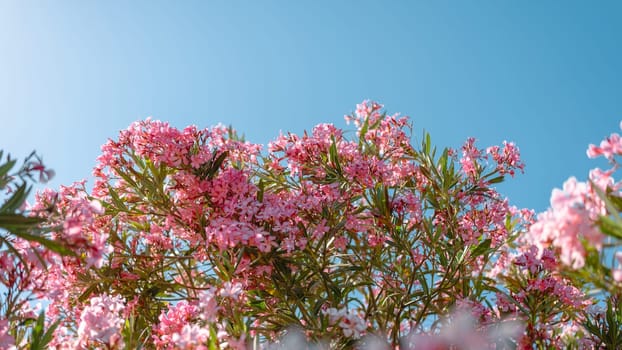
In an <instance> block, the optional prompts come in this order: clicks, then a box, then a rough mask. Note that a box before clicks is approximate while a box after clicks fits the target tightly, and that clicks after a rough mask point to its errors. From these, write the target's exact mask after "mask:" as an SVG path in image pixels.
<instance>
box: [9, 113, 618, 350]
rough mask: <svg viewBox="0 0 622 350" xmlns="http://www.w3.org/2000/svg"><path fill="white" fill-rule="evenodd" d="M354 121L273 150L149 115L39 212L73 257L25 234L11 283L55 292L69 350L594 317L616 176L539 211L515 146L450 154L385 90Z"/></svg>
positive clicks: (433, 336) (436, 332) (451, 331)
mask: <svg viewBox="0 0 622 350" xmlns="http://www.w3.org/2000/svg"><path fill="white" fill-rule="evenodd" d="M345 119H346V121H348V122H353V123H354V125H355V126H356V135H357V136H358V137H357V138H356V139H354V140H349V139H347V138H346V136H347V135H348V133H346V132H344V131H343V130H341V129H339V128H337V127H335V126H334V125H332V124H320V125H317V126H316V127H314V128H313V129H312V130H311V131H310V132H308V133H307V132H304V133H303V134H302V135H296V134H292V133H287V134H282V135H280V136H279V137H277V139H275V140H274V141H272V142H271V143H270V144H269V145H268V149H267V152H266V153H265V154H262V153H261V152H260V151H261V146H260V145H255V144H251V143H249V142H246V141H243V140H242V139H240V138H239V137H237V135H236V133H235V131H233V130H232V129H230V128H225V127H223V126H216V127H214V128H210V129H198V128H196V127H194V126H190V127H187V128H185V129H183V130H179V129H176V128H174V127H172V126H170V125H169V124H167V123H164V122H161V121H154V120H150V119H147V120H144V121H140V122H136V123H134V124H132V125H131V126H130V127H129V128H128V129H127V130H124V131H122V132H121V134H120V136H119V138H118V140H109V141H108V142H107V143H106V144H105V145H104V146H103V147H102V155H101V156H100V157H99V158H98V165H97V166H96V167H95V169H94V172H93V174H94V176H95V178H96V183H95V185H94V188H93V190H92V191H90V193H89V191H87V189H86V188H85V186H84V183H78V184H74V185H73V186H69V187H61V189H60V190H59V191H58V192H53V191H50V190H46V191H44V192H43V193H41V194H39V195H38V197H37V203H36V204H35V205H34V206H33V207H32V209H31V210H32V212H33V213H37V215H39V216H41V217H42V218H45V219H46V220H47V221H46V225H49V227H50V228H51V231H52V232H53V236H54V238H56V239H58V240H59V241H60V242H63V243H64V244H65V245H66V246H67V247H69V248H70V249H71V250H72V251H73V252H74V253H75V254H74V255H68V256H61V255H59V254H56V253H51V252H49V251H46V250H44V249H42V248H41V247H39V246H38V245H37V244H36V243H32V244H31V243H29V242H25V241H19V240H18V241H16V245H15V246H16V247H17V248H18V249H19V251H20V252H22V253H24V255H25V256H26V259H25V262H26V264H27V265H28V266H25V265H23V266H22V265H20V264H22V263H21V262H18V261H17V260H15V259H13V260H11V259H10V254H4V255H2V254H0V267H1V268H2V271H0V282H2V283H3V284H5V285H13V286H17V287H16V288H22V289H27V290H29V291H32V292H33V293H36V294H37V295H38V296H39V297H40V298H44V299H47V301H48V302H49V306H48V308H47V311H46V316H47V325H50V324H51V323H52V322H54V321H59V322H60V325H59V327H58V329H57V331H56V332H55V333H54V340H53V341H52V343H51V346H52V347H53V348H55V349H65V348H71V347H74V348H76V347H77V348H94V347H102V348H105V347H107V348H110V349H118V348H121V347H122V346H126V347H137V346H145V347H149V348H156V349H168V350H173V349H200V350H204V349H212V348H216V347H218V348H222V349H246V348H247V346H248V344H250V343H251V341H254V342H262V341H264V342H266V343H270V342H272V341H275V340H276V339H278V338H279V337H280V336H281V335H283V334H284V332H286V331H287V329H289V328H288V327H290V326H292V325H294V326H296V327H298V328H300V329H301V330H302V331H303V334H304V337H305V340H310V341H320V342H321V341H327V342H328V343H329V344H330V346H334V347H340V348H344V349H345V348H352V347H353V346H355V345H354V344H363V343H365V342H366V341H367V339H371V338H372V337H379V338H380V339H381V341H382V342H384V341H385V340H388V341H390V342H391V346H392V347H393V348H396V349H397V348H398V347H397V345H398V344H399V343H400V342H401V344H402V349H404V347H405V348H409V346H410V347H414V348H415V349H419V348H444V347H452V346H456V345H464V346H467V347H468V346H470V347H472V348H485V347H489V346H490V344H491V343H494V342H496V341H498V339H500V338H509V339H511V340H512V341H515V342H518V343H521V342H522V343H524V344H527V343H528V342H529V341H530V340H532V339H535V337H543V338H547V339H550V341H551V342H550V344H553V343H554V342H559V344H562V342H561V340H559V339H561V338H560V337H561V335H560V334H559V332H556V331H554V330H553V329H551V328H550V327H549V328H547V327H545V326H544V325H545V324H553V323H559V324H562V323H564V324H568V325H570V326H572V327H579V328H580V326H578V325H577V324H578V323H576V322H577V320H578V319H579V318H580V317H579V315H580V314H581V310H582V308H584V307H585V305H587V302H586V298H585V296H584V294H583V292H582V291H581V290H580V289H578V288H577V286H575V285H574V284H573V283H571V282H572V281H571V280H569V279H566V278H564V277H562V274H561V272H560V271H561V270H562V269H563V266H566V265H567V266H571V267H573V268H580V267H581V266H583V265H584V264H585V259H586V249H585V248H584V245H583V244H584V243H587V244H589V245H591V246H594V247H596V248H600V247H602V246H603V242H604V239H603V238H604V236H603V234H602V233H601V232H600V231H599V230H598V228H597V226H596V224H595V223H596V222H597V220H598V219H599V217H600V216H602V215H606V214H607V213H608V211H607V210H608V209H607V207H606V205H605V203H604V202H603V200H602V199H601V198H600V197H599V192H601V190H602V191H607V190H609V191H611V190H613V191H618V190H619V189H620V187H619V186H618V185H617V184H615V183H614V181H613V179H612V177H611V174H612V171H600V170H598V169H597V170H594V171H593V172H592V173H591V174H590V180H591V182H590V183H581V182H578V181H577V180H576V179H574V178H571V179H569V180H568V181H567V182H566V183H565V184H564V187H563V189H562V190H558V189H556V190H554V191H553V195H552V198H551V208H550V209H549V210H548V211H547V212H545V213H542V214H540V215H539V216H538V218H537V221H536V222H533V223H532V214H531V212H529V211H527V210H518V209H516V208H514V207H512V206H510V203H509V201H508V200H507V199H505V198H503V196H501V195H500V194H499V193H498V192H497V191H496V190H495V189H494V188H493V187H492V185H493V184H494V183H497V182H499V181H501V180H503V176H504V175H506V174H510V175H511V176H514V175H515V173H516V172H517V171H523V169H524V164H523V162H522V161H521V159H520V154H519V150H518V147H516V145H515V144H514V143H511V142H504V143H503V145H502V146H492V147H488V148H487V149H479V148H477V146H476V144H475V139H473V138H470V139H468V140H467V141H466V143H465V144H464V146H463V147H462V150H461V151H462V153H461V155H458V154H456V151H455V150H446V151H444V152H442V153H440V154H442V155H441V156H440V157H439V156H438V155H437V154H436V153H435V151H432V150H430V149H428V148H429V147H427V146H426V142H427V140H426V141H424V145H423V147H422V149H421V150H418V149H415V147H413V146H412V145H411V141H410V134H409V132H408V131H409V128H410V124H409V122H408V119H407V118H406V117H400V116H399V115H386V114H385V113H384V112H383V111H382V106H381V105H379V104H377V103H374V102H369V101H364V102H363V103H362V104H360V105H358V106H357V107H356V111H355V112H354V113H353V115H351V116H346V118H345ZM618 140H619V138H615V137H613V136H612V137H610V138H609V139H608V141H607V143H606V144H601V146H600V147H596V146H593V147H592V146H591V148H590V151H589V152H590V154H593V155H598V154H602V155H605V156H606V157H608V158H609V155H613V154H619V149H618V148H616V147H618V146H616V145H617V143H618ZM526 227H529V228H528V230H527V229H526ZM0 253H5V252H0ZM39 258H41V259H42V260H43V262H45V263H46V265H47V266H46V267H45V268H44V267H43V264H42V262H40V261H38V260H39ZM22 267H28V271H29V274H28V275H25V274H22V275H20V274H19V271H21V270H23V271H26V269H25V268H22ZM619 271H620V269H614V271H613V275H614V278H615V280H616V281H620V280H622V277H620V276H622V273H620V272H619ZM32 276H34V277H35V281H36V282H33V281H31V280H30V277H32ZM618 277H620V278H618ZM494 292H498V293H497V294H496V295H497V299H496V303H495V302H494V300H493V299H492V298H493V296H494V295H495V294H494ZM543 300H544V302H547V303H548V304H546V307H544V306H542V305H541V304H538V303H540V302H542V301H543ZM451 310H457V311H456V313H455V314H452V315H450V316H449V317H445V316H447V315H448V314H449V312H450V311H451ZM543 310H544V311H543ZM503 317H509V318H510V319H512V320H513V321H510V322H509V323H507V324H506V323H505V322H506V320H505V319H504V318H503ZM534 320H537V322H535V323H534V322H532V321H534ZM514 321H516V322H514ZM1 322H2V321H0V339H2V336H3V334H2V333H1V331H2V329H3V328H2V325H3V324H2V323H1ZM522 324H524V327H523V326H521V325H522ZM505 326H507V327H506V328H504V327H505ZM570 326H569V327H570ZM132 327H134V328H132ZM579 328H577V329H579ZM131 332H137V333H136V334H134V336H133V337H130V336H127V334H130V333H131ZM4 337H5V339H7V342H8V341H14V339H10V338H8V335H6V332H5V335H4ZM251 338H252V339H251ZM141 342H142V343H141ZM409 344H410V345H409ZM547 344H548V343H547ZM555 344H557V343H555Z"/></svg>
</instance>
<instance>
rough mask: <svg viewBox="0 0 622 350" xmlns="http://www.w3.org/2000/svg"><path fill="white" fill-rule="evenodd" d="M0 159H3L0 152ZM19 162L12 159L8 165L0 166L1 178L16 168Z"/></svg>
mask: <svg viewBox="0 0 622 350" xmlns="http://www.w3.org/2000/svg"><path fill="white" fill-rule="evenodd" d="M0 158H2V153H1V152H0ZM16 162H17V160H14V159H12V160H11V159H10V160H8V161H7V162H6V163H4V164H2V165H0V178H1V177H4V176H6V175H7V174H8V173H9V171H11V169H13V167H14V166H15V163H16Z"/></svg>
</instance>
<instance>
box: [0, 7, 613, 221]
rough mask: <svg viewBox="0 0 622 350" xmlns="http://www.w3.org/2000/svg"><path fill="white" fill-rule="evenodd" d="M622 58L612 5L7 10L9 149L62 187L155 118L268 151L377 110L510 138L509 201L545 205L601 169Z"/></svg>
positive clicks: (0, 138) (2, 26) (1, 44)
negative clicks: (516, 163)
mask: <svg viewBox="0 0 622 350" xmlns="http://www.w3.org/2000/svg"><path fill="white" fill-rule="evenodd" d="M621 55H622V2H619V1H597V2H588V1H569V0H565V1H535V0H533V1H532V0H527V1H492V0H491V1H442V0H439V1H423V0H421V1H414V0H413V1H379V0H378V1H363V0H356V1H354V0H351V1H348V0H339V1H291V0H290V1H285V0H283V1H270V0H264V1H260V0H256V1H240V0H228V1H225V0H223V1H211V0H204V1H190V0H186V1H156V0H153V1H139V0H135V1H117V0H112V1H60V0H58V1H29V0H24V1H18V0H0V147H1V148H2V149H5V150H8V151H10V152H11V153H12V154H13V155H15V156H18V157H24V156H26V155H27V154H28V153H30V151H31V150H33V149H36V150H37V151H38V152H39V153H40V154H42V155H43V159H44V161H45V163H46V164H48V165H49V166H50V167H52V168H54V169H55V170H56V173H57V176H56V177H55V179H54V180H53V181H52V182H51V183H50V184H49V185H50V186H52V187H58V186H59V185H61V184H68V183H71V182H73V181H76V180H80V179H83V178H85V179H90V178H91V169H92V167H93V166H94V164H95V158H96V157H97V155H98V154H99V151H100V149H99V147H100V145H101V144H103V143H104V142H105V141H106V140H107V139H108V138H114V137H116V135H117V133H118V131H119V130H121V129H125V128H126V127H127V126H128V125H129V124H130V123H131V122H132V121H135V120H138V119H144V118H146V117H148V116H153V117H154V118H155V119H160V120H166V121H169V122H170V123H171V124H173V125H175V126H177V127H184V126H186V125H189V124H195V125H197V126H200V127H206V126H210V125H214V124H216V123H219V122H221V123H223V124H227V125H228V124H231V125H233V126H234V127H235V128H236V129H238V130H239V131H240V132H241V133H243V134H245V136H246V138H247V139H248V140H250V141H253V142H257V143H262V144H266V143H267V142H268V141H270V140H271V139H273V138H274V137H276V135H278V133H279V131H281V130H282V131H284V132H285V131H292V132H296V133H300V132H302V131H303V130H305V129H306V130H310V129H311V128H312V127H313V126H314V125H315V124H317V123H320V122H328V123H334V124H335V125H337V126H339V127H346V128H349V129H352V126H346V125H345V122H344V120H343V115H344V114H347V113H350V112H352V111H353V110H354V109H355V105H356V104H357V103H359V102H361V101H362V100H364V99H372V100H376V101H379V102H380V103H382V104H384V105H385V107H386V109H387V111H388V112H390V113H394V112H400V113H401V114H403V115H408V116H410V117H411V118H412V120H413V122H414V126H415V129H414V130H415V132H414V135H415V136H416V139H415V142H418V139H419V138H420V135H421V133H422V131H423V130H424V129H425V130H427V131H429V132H430V133H431V134H432V140H433V142H434V143H435V144H436V145H437V146H439V147H442V146H450V147H459V146H460V145H461V144H462V142H463V141H464V140H465V139H466V138H467V137H469V136H473V137H475V138H477V139H478V144H479V145H480V146H481V147H486V146H489V145H493V144H499V143H501V142H502V141H503V140H509V141H514V142H516V144H517V145H518V146H519V147H520V150H521V153H522V156H523V159H524V161H525V163H526V164H527V167H526V173H525V174H524V175H519V176H517V177H516V178H514V179H513V180H510V181H508V182H507V183H506V184H503V185H501V187H500V189H501V191H502V192H503V193H504V194H506V195H508V196H509V197H510V198H511V202H512V203H514V204H516V205H518V206H521V207H530V208H533V209H536V210H537V211H541V210H544V209H545V208H546V207H547V206H548V202H549V196H550V192H551V190H552V188H554V187H561V185H562V183H563V181H565V180H566V179H567V178H568V177H569V176H576V177H577V178H579V179H581V180H585V179H586V178H587V174H588V171H589V169H591V168H593V167H595V166H600V167H604V166H606V163H604V162H603V161H595V160H589V159H587V157H586V155H585V151H586V148H587V146H588V144H589V143H598V142H600V140H601V139H602V138H603V137H604V136H607V135H609V134H610V133H611V132H617V131H619V122H620V120H621V119H622V57H621ZM91 183H92V182H91Z"/></svg>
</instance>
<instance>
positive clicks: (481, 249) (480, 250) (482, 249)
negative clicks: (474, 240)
mask: <svg viewBox="0 0 622 350" xmlns="http://www.w3.org/2000/svg"><path fill="white" fill-rule="evenodd" d="M491 243H492V240H491V239H490V238H488V239H485V240H484V241H482V242H481V243H480V244H478V245H477V247H475V249H473V252H472V253H471V255H472V257H477V256H480V255H483V254H485V253H486V252H487V251H488V250H489V249H490V244H491Z"/></svg>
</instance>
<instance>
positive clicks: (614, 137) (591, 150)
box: [587, 122, 622, 162]
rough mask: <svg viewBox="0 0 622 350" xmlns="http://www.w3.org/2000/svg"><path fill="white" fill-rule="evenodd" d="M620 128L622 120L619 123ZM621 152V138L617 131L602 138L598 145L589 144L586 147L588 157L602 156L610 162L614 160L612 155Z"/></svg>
mask: <svg viewBox="0 0 622 350" xmlns="http://www.w3.org/2000/svg"><path fill="white" fill-rule="evenodd" d="M620 128H621V129H622V122H621V123H620ZM620 154H622V138H620V135H619V134H617V133H613V134H611V135H610V136H609V137H607V138H606V139H604V140H602V141H601V143H600V146H596V145H593V144H590V145H589V147H588V149H587V156H588V157H590V158H596V157H598V156H603V157H605V158H607V159H608V160H609V161H610V162H613V161H614V156H616V155H620Z"/></svg>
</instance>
